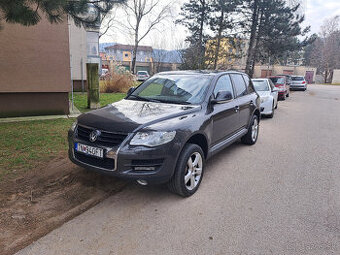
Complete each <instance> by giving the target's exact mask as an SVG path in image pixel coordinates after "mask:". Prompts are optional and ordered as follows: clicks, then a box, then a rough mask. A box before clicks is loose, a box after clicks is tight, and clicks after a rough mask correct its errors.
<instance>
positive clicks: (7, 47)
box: [0, 18, 71, 117]
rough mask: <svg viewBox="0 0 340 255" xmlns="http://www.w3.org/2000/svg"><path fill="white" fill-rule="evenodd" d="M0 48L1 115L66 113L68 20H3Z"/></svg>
mask: <svg viewBox="0 0 340 255" xmlns="http://www.w3.org/2000/svg"><path fill="white" fill-rule="evenodd" d="M0 48H1V51H0V117H9V116H28V115H45V114H68V113H69V100H68V93H69V91H70V87H71V85H70V84H71V83H70V81H71V76H70V53H69V30H68V24H67V22H64V23H61V24H50V23H49V22H48V21H47V20H46V19H45V18H42V21H41V22H39V23H38V24H37V25H35V26H31V27H25V26H22V25H18V24H8V23H3V24H2V29H1V30H0Z"/></svg>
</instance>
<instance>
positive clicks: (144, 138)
mask: <svg viewBox="0 0 340 255" xmlns="http://www.w3.org/2000/svg"><path fill="white" fill-rule="evenodd" d="M175 135H176V131H171V132H155V131H152V132H138V133H137V134H135V136H134V137H133V138H132V140H131V141H130V145H143V146H148V147H155V146H158V145H162V144H166V143H168V142H171V141H172V140H173V139H174V138H175Z"/></svg>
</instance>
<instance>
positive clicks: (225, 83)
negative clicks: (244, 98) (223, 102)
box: [214, 75, 234, 98]
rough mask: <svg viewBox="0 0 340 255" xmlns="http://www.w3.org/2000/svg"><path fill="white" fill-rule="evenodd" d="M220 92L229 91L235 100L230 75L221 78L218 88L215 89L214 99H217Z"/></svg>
mask: <svg viewBox="0 0 340 255" xmlns="http://www.w3.org/2000/svg"><path fill="white" fill-rule="evenodd" d="M220 91H229V92H230V93H231V94H232V96H233V98H234V91H233V86H232V84H231V80H230V77H229V75H223V76H221V77H220V78H219V79H218V81H217V82H216V86H215V89H214V97H215V98H216V96H217V93H218V92H220Z"/></svg>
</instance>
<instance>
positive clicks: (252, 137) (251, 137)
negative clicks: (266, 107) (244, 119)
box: [241, 115, 259, 145]
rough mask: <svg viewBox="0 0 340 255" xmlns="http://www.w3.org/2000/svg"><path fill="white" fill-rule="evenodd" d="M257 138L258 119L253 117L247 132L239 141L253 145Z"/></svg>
mask: <svg viewBox="0 0 340 255" xmlns="http://www.w3.org/2000/svg"><path fill="white" fill-rule="evenodd" d="M258 136H259V117H258V116H257V115H253V118H252V120H251V124H250V126H249V128H248V132H247V134H245V135H244V136H243V137H242V138H241V141H242V143H244V144H248V145H253V144H255V143H256V141H257V138H258Z"/></svg>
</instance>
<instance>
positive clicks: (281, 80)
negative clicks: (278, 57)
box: [269, 77, 285, 84]
mask: <svg viewBox="0 0 340 255" xmlns="http://www.w3.org/2000/svg"><path fill="white" fill-rule="evenodd" d="M269 79H271V81H272V82H273V83H274V84H284V83H285V78H283V77H270V78H269Z"/></svg>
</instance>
